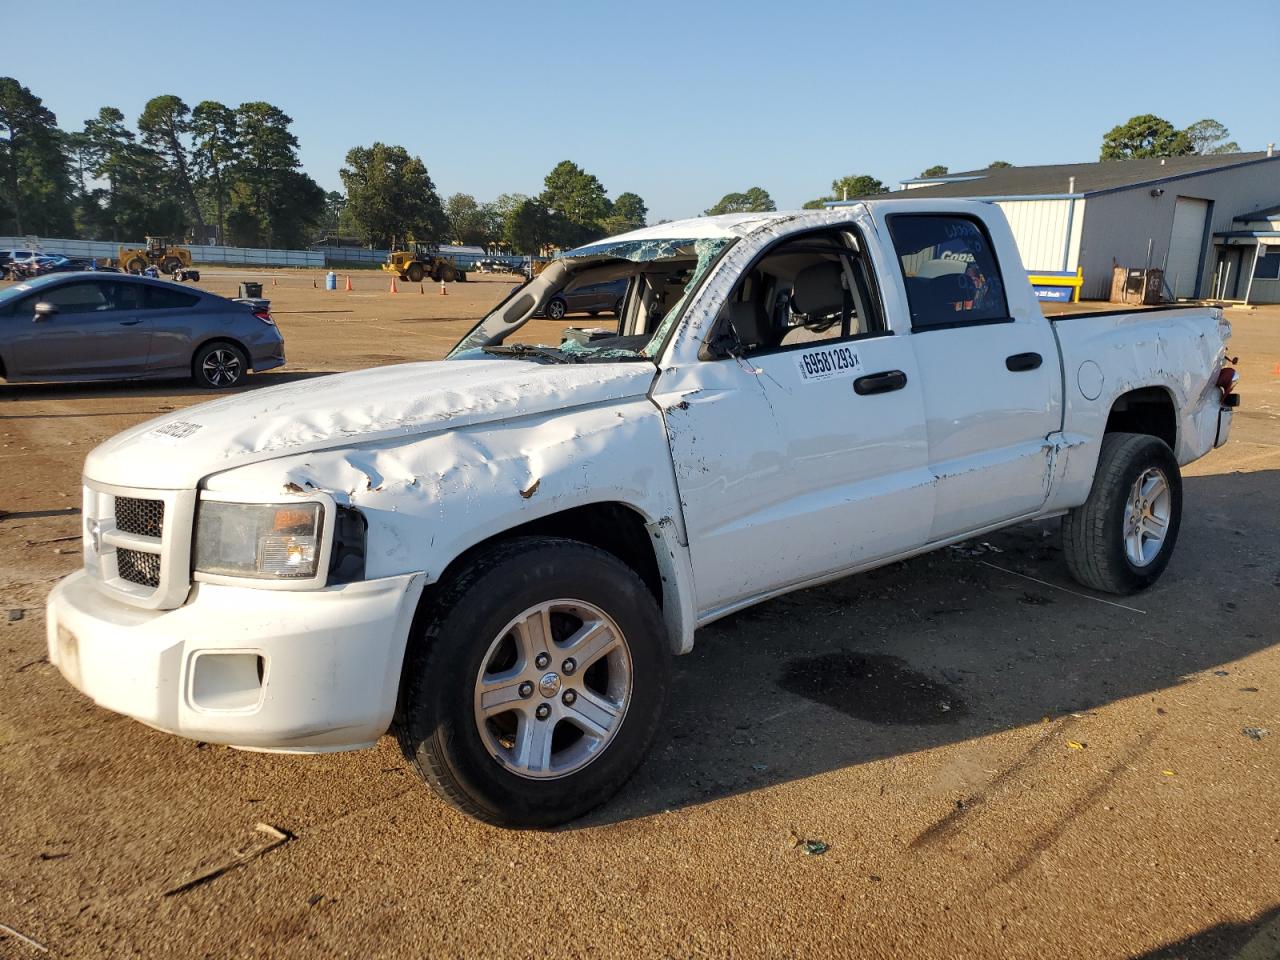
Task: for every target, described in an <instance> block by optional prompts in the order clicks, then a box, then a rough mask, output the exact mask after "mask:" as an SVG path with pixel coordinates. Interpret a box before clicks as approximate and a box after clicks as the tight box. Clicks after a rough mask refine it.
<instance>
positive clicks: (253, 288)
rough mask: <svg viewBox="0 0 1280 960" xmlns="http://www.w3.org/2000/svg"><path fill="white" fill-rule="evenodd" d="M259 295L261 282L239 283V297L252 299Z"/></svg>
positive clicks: (260, 294) (260, 293)
mask: <svg viewBox="0 0 1280 960" xmlns="http://www.w3.org/2000/svg"><path fill="white" fill-rule="evenodd" d="M260 296H262V284H260V283H242V284H240V299H242V300H253V299H256V298H257V297H260Z"/></svg>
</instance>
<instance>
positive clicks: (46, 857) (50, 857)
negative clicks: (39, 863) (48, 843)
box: [40, 850, 71, 860]
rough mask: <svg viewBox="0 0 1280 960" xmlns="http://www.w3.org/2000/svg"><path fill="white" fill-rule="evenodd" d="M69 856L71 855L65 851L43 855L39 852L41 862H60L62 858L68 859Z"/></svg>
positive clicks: (42, 852) (43, 853)
mask: <svg viewBox="0 0 1280 960" xmlns="http://www.w3.org/2000/svg"><path fill="white" fill-rule="evenodd" d="M69 856H71V854H69V853H67V852H66V851H63V852H62V853H45V852H44V851H43V850H41V851H40V859H41V860H61V859H63V858H64V857H69Z"/></svg>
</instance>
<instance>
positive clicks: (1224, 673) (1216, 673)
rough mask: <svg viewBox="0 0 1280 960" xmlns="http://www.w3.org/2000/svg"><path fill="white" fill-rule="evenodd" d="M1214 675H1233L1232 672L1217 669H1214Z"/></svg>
mask: <svg viewBox="0 0 1280 960" xmlns="http://www.w3.org/2000/svg"><path fill="white" fill-rule="evenodd" d="M1213 675H1214V676H1215V677H1229V676H1231V674H1230V673H1228V672H1227V671H1226V670H1215V671H1213Z"/></svg>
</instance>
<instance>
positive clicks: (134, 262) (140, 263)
mask: <svg viewBox="0 0 1280 960" xmlns="http://www.w3.org/2000/svg"><path fill="white" fill-rule="evenodd" d="M124 269H125V273H141V272H142V271H143V270H145V269H147V261H146V260H143V259H142V257H130V258H129V259H128V260H127V261H126V262H125V265H124Z"/></svg>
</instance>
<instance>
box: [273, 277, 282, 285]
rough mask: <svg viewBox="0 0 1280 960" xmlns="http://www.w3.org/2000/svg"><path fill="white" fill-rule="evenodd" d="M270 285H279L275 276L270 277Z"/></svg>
mask: <svg viewBox="0 0 1280 960" xmlns="http://www.w3.org/2000/svg"><path fill="white" fill-rule="evenodd" d="M271 285H272V286H273V287H278V286H280V284H278V283H276V278H275V277H272V278H271Z"/></svg>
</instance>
